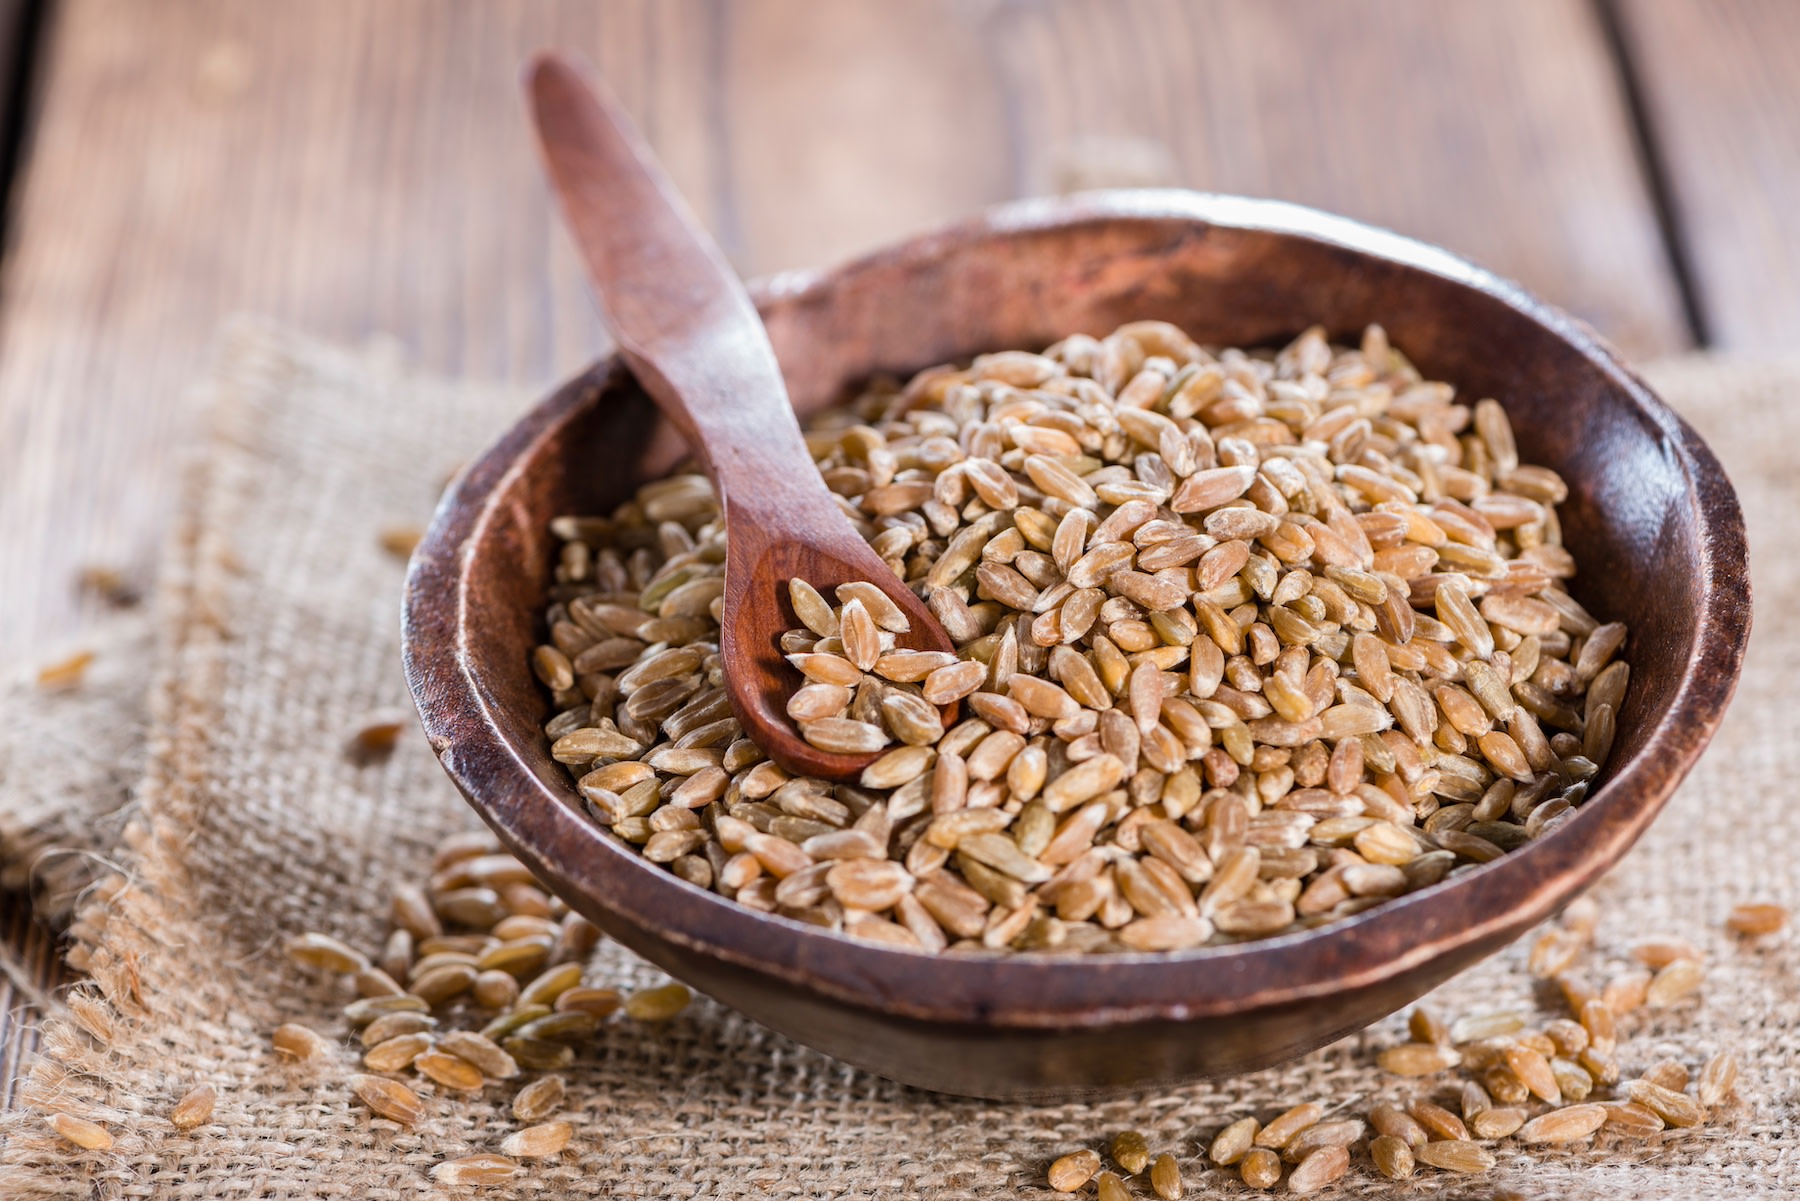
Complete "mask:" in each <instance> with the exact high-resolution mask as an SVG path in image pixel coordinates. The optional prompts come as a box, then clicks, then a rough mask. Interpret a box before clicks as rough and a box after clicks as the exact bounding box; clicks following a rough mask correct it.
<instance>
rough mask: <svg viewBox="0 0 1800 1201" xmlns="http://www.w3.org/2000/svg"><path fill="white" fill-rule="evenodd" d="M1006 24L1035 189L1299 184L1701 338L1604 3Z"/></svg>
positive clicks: (1008, 12) (1175, 10) (1650, 346)
mask: <svg viewBox="0 0 1800 1201" xmlns="http://www.w3.org/2000/svg"><path fill="white" fill-rule="evenodd" d="M1775 2H1777V3H1778V2H1779V0H1775ZM1696 7H1697V8H1698V7H1700V6H1696ZM989 36H990V40H991V42H992V44H993V46H994V48H995V54H996V57H997V59H998V61H999V63H1000V65H1001V70H1002V71H1003V72H1004V76H1005V78H1006V80H1007V85H1008V94H1009V98H1010V100H1009V112H1010V113H1011V114H1012V116H1013V119H1014V121H1015V122H1016V123H1017V126H1018V134H1017V135H1016V137H1015V147H1016V154H1017V159H1016V162H1017V170H1018V187H1019V189H1020V190H1021V191H1022V192H1025V193H1031V192H1040V191H1046V190H1066V189H1068V188H1071V187H1076V186H1083V185H1086V186H1116V185H1122V184H1128V183H1135V182H1160V183H1175V184H1181V185H1183V186H1186V187H1194V188H1202V189H1207V190H1213V191H1221V192H1236V193H1242V194H1246V195H1252V196H1273V197H1278V198H1280V199H1284V200H1296V201H1299V202H1301V203H1303V204H1311V205H1315V206H1317V207H1319V208H1323V209H1327V210H1330V211H1334V212H1341V213H1344V214H1345V215H1347V216H1351V217H1356V218H1359V219H1361V220H1365V221H1371V222H1374V223H1376V224H1378V225H1383V226H1387V227H1389V228H1392V229H1395V230H1398V231H1399V232H1401V233H1405V234H1410V235H1412V236H1414V237H1418V238H1423V239H1425V240H1426V241H1429V242H1434V243H1437V244H1439V245H1443V246H1446V247H1448V248H1449V249H1451V250H1454V251H1457V252H1458V253H1460V254H1465V255H1468V256H1469V257H1470V258H1473V259H1474V260H1475V261H1477V262H1479V263H1481V264H1482V265H1483V266H1486V267H1489V268H1492V269H1493V270H1495V271H1498V272H1500V273H1501V274H1503V275H1506V276H1510V277H1511V278H1513V279H1516V280H1519V281H1521V282H1523V283H1524V284H1525V286H1526V287H1528V288H1530V289H1531V290H1532V291H1533V292H1535V293H1537V294H1538V295H1540V296H1542V297H1544V298H1545V299H1546V300H1548V301H1550V302H1551V303H1552V304H1557V305H1561V306H1563V307H1565V308H1567V309H1569V310H1570V311H1571V312H1573V313H1574V314H1575V315H1576V316H1578V317H1581V318H1582V319H1584V320H1586V321H1588V322H1589V323H1590V324H1592V325H1594V326H1595V327H1596V328H1598V329H1599V330H1600V331H1601V332H1602V333H1604V334H1605V335H1606V336H1607V337H1609V338H1611V339H1612V340H1613V341H1615V342H1616V343H1617V344H1618V345H1619V346H1621V347H1622V348H1623V349H1624V350H1625V351H1626V352H1627V353H1628V354H1632V355H1648V354H1657V353H1665V352H1668V351H1672V350H1679V349H1681V348H1682V347H1684V346H1686V345H1688V343H1689V335H1688V331H1687V329H1686V327H1685V325H1684V322H1683V318H1682V313H1681V305H1680V299H1679V294H1678V291H1677V289H1676V287H1675V285H1674V282H1673V277H1672V275H1671V273H1670V271H1669V267H1668V263H1667V258H1666V255H1665V253H1664V250H1663V245H1662V241H1661V236H1660V232H1659V230H1658V226H1657V221H1656V214H1655V209H1654V206H1653V205H1652V203H1651V199H1650V194H1649V192H1648V190H1647V187H1646V184H1645V180H1644V177H1643V173H1642V171H1641V170H1640V167H1639V164H1638V160H1637V156H1636V153H1635V151H1634V149H1633V144H1632V139H1631V129H1630V123H1629V119H1628V114H1627V111H1626V106H1625V103H1624V101H1623V99H1622V97H1621V96H1620V94H1619V89H1618V82H1617V77H1616V73H1615V71H1614V69H1613V65H1612V62H1611V60H1610V58H1609V56H1608V52H1607V47H1606V44H1605V39H1604V37H1603V36H1602V30H1601V28H1600V25H1599V23H1598V21H1597V20H1596V19H1595V16H1594V12H1593V9H1592V7H1591V4H1590V2H1589V0H1529V2H1527V3H1501V4H1487V3H1465V2H1457V3H1449V4H1420V3H1415V2H1413V0H1338V2H1334V3H1325V4H1320V3H1310V2H1308V0H1263V2H1260V3H1256V4H1239V3H1234V2H1232V0H1197V2H1191V3H1190V2H1177V0H1125V2H1123V3H1110V4H1099V3H1089V2H1086V0H1048V2H1046V3H1026V2H1020V3H1011V4H1003V5H1001V6H1000V7H999V9H998V11H997V12H996V14H995V16H994V18H993V21H992V26H991V29H990V34H989Z"/></svg>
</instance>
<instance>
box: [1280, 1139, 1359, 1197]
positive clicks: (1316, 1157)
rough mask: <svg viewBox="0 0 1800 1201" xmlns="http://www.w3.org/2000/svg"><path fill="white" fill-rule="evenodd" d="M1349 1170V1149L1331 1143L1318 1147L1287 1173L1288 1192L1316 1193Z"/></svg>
mask: <svg viewBox="0 0 1800 1201" xmlns="http://www.w3.org/2000/svg"><path fill="white" fill-rule="evenodd" d="M1349 1170H1350V1149H1349V1148H1348V1147H1345V1146H1342V1145H1340V1144H1336V1143H1333V1144H1331V1145H1329V1146H1325V1147H1320V1148H1319V1149H1318V1150H1317V1151H1314V1152H1313V1153H1312V1154H1311V1155H1308V1156H1307V1157H1306V1158H1305V1159H1303V1160H1301V1161H1300V1163H1299V1165H1298V1166H1297V1167H1295V1168H1294V1170H1293V1171H1292V1172H1290V1173H1288V1192H1290V1193H1295V1194H1305V1193H1312V1192H1317V1191H1318V1190H1319V1189H1322V1188H1324V1187H1325V1186H1326V1185H1328V1184H1330V1183H1331V1182H1332V1181H1334V1180H1337V1179H1339V1178H1340V1177H1342V1176H1343V1174H1344V1173H1345V1172H1347V1171H1349Z"/></svg>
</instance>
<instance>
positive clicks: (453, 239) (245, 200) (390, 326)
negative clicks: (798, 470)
mask: <svg viewBox="0 0 1800 1201" xmlns="http://www.w3.org/2000/svg"><path fill="white" fill-rule="evenodd" d="M21 2H22V0H0V26H4V27H7V28H11V25H10V20H11V14H14V13H16V12H18V11H19V10H20V4H21ZM1797 25H1800V6H1796V5H1794V4H1792V3H1790V2H1789V0H1721V2H1717V3H1714V2H1710V0H1459V2H1458V3H1455V4H1428V3H1420V2H1417V0H1354V2H1344V3H1326V2H1322V0H1270V2H1267V3H1260V4H1255V5H1246V4H1234V3H1229V2H1228V0H1127V2H1123V3H1108V2H1104V0H1041V2H1039V0H1031V2H1027V0H914V2H910V3H907V4H891V3H883V2H882V0H834V2H833V3H831V4H817V3H808V2H807V0H741V2H732V0H660V2H659V0H603V2H601V3H589V2H586V0H534V2H532V3H520V2H507V3H500V2H496V3H492V4H479V5H475V4H469V5H447V4H441V3H434V2H433V0H384V2H383V3H381V4H378V5H375V4H363V3H358V2H357V0H309V2H308V3H306V4H293V5H269V4H264V3H257V2H256V0H168V2H166V3H162V4H157V5H142V4H119V3H116V2H114V0H51V3H50V5H49V11H48V15H47V17H46V18H45V19H44V20H43V22H42V33H41V36H40V37H39V39H38V44H37V46H36V50H35V55H34V57H33V59H32V63H33V76H34V83H35V87H34V96H35V102H34V104H33V107H32V110H31V114H30V117H31V119H30V123H29V132H30V139H29V141H28V142H27V144H26V147H25V152H24V154H23V156H22V160H21V167H20V171H19V172H18V175H17V177H16V179H15V181H14V183H13V186H12V191H11V197H10V206H9V212H10V221H9V223H8V230H7V234H8V236H7V253H6V257H5V260H4V263H3V264H0V581H4V584H0V588H3V589H4V592H3V598H4V599H3V602H0V660H11V659H14V658H17V657H20V656H25V655H29V654H32V653H34V652H38V651H40V650H41V648H42V647H43V645H44V644H45V643H46V641H47V640H50V639H54V638H56V637H58V636H63V635H68V634H71V633H73V632H75V631H78V630H79V629H80V628H81V627H82V624H83V623H84V622H87V621H91V620H93V619H94V618H95V617H96V613H95V610H94V605H95V603H96V602H94V601H93V600H91V599H84V598H83V597H82V596H80V595H79V594H78V593H77V591H76V588H75V586H74V577H75V574H76V572H77V571H78V570H79V568H80V567H82V566H83V565H88V564H104V565H118V566H125V567H128V568H131V567H135V568H139V569H141V570H146V571H147V570H148V569H149V566H150V565H151V564H152V563H153V561H154V555H155V548H156V544H157V539H158V537H159V535H160V532H161V530H162V528H163V526H164V524H165V522H166V520H167V516H168V507H169V504H170V499H171V482H172V480H173V478H174V475H175V471H176V464H177V463H178V461H179V459H180V456H181V455H182V454H183V453H184V452H185V451H186V449H187V448H189V447H191V446H192V445H193V444H194V441H195V436H196V420H195V415H194V413H193V411H192V407H191V406H189V405H187V404H185V403H184V402H183V389H184V387H185V386H186V385H187V383H188V382H189V381H191V380H192V379H194V378H195V376H196V375H197V374H198V373H199V372H200V371H201V370H202V369H203V367H204V364H205V360H206V352H207V344H208V339H209V337H210V335H211V333H212V331H213V330H214V328H215V327H216V325H217V323H218V321H219V320H220V319H221V318H223V317H224V316H226V315H228V314H230V313H233V312H238V311H244V310H249V311H254V312H261V313H266V314H271V315H273V316H276V317H279V318H281V319H283V320H286V321H289V322H292V323H295V324H297V325H300V326H302V327H305V328H307V329H310V330H313V331H316V332H318V333H320V334H322V335H325V336H327V337H333V338H339V339H359V338H366V337H371V336H374V335H377V334H387V335H392V336H394V337H396V338H398V339H399V341H400V343H401V344H402V345H403V346H404V347H405V349H406V350H407V352H408V353H409V354H410V356H411V357H412V358H413V360H414V361H416V362H418V363H419V364H420V365H422V366H423V367H425V368H427V369H430V370H433V371H439V372H447V373H456V374H463V375H469V376H482V377H489V378H504V379H511V380H515V381H520V382H526V381H530V382H547V381H549V380H551V379H553V378H555V377H556V376H558V375H560V374H563V373H566V372H568V371H570V370H571V369H573V368H574V367H576V366H577V365H579V364H580V363H581V362H582V361H583V360H584V359H585V358H586V357H587V356H588V354H589V352H590V351H591V349H592V348H593V346H594V345H595V344H596V342H597V339H598V337H599V332H598V323H597V322H596V320H595V318H594V316H593V313H592V309H591V306H590V304H589V301H588V299H587V296H586V295H585V292H584V286H583V284H582V282H581V276H580V271H579V269H578V266H577V263H576V260H575V257H574V253H573V250H572V248H571V247H570V246H569V244H568V242H567V241H566V239H564V237H563V235H562V234H561V232H560V231H559V230H557V229H555V228H554V227H553V225H552V222H551V211H550V207H549V202H548V199H547V197H546V195H545V193H544V190H543V187H542V185H541V184H540V182H539V180H538V176H537V174H536V168H535V164H534V163H533V161H532V153H531V148H530V142H529V138H528V135H527V132H526V129H525V126H524V124H523V121H522V119H521V115H520V111H519V107H518V101H517V98H516V95H515V83H516V80H515V73H516V68H517V64H518V63H519V61H520V60H521V59H522V57H523V56H524V55H525V53H527V52H528V51H529V50H532V49H535V48H538V47H540V46H545V45H557V46H560V47H563V48H567V49H573V50H577V51H580V52H582V53H585V54H586V55H588V56H589V57H590V58H591V59H593V60H594V61H595V62H597V63H598V65H599V66H600V67H601V69H602V70H603V71H604V72H605V73H606V74H607V76H608V78H609V79H610V80H611V82H612V84H613V86H614V88H615V90H616V91H617V92H618V93H619V95H620V97H621V99H622V100H623V101H624V102H625V104H626V105H627V107H628V108H630V109H631V110H632V112H633V113H634V114H635V115H636V116H637V118H638V120H639V122H640V123H641V124H642V125H643V127H644V129H645V132H646V135H647V136H648V138H649V139H650V141H651V142H652V144H653V145H654V146H655V147H656V149H657V152H658V153H659V154H660V155H661V156H662V157H663V159H664V161H665V162H666V163H667V164H668V167H669V170H670V173H671V174H672V176H673V177H674V179H675V181H676V183H677V184H678V185H679V186H680V187H681V188H682V189H683V191H684V192H685V193H686V194H687V196H688V197H689V199H690V200H691V201H692V202H693V204H694V206H695V208H696V209H697V210H698V212H699V213H700V215H701V217H702V219H703V220H704V221H705V222H706V223H707V224H708V226H709V227H710V228H711V229H712V230H713V232H714V234H715V236H716V237H717V238H719V240H720V241H721V243H722V244H723V245H724V247H725V249H726V251H727V253H728V254H729V255H730V256H731V258H732V259H733V262H734V264H735V265H736V266H737V267H739V268H740V269H741V270H743V271H745V272H747V273H760V272H766V271H769V270H773V269H779V268H786V267H795V266H806V265H812V264H818V263H822V262H826V261H830V260H834V259H837V258H841V257H843V256H845V255H847V254H850V253H853V252H855V251H857V250H860V249H863V248H866V247H869V246H872V245H874V244H877V243H879V242H881V241H883V240H885V239H887V238H890V237H893V236H896V235H899V234H903V233H906V232H910V231H913V230H916V229H918V228H920V227H923V226H927V225H930V224H932V223H935V222H939V221H943V220H946V219H949V218H953V217H955V216H957V215H960V214H963V213H966V212H968V211H969V210H971V209H973V208H975V207H978V206H980V205H982V204H984V203H988V202H991V201H995V200H1000V199H1004V198H1006V197H1009V196H1013V195H1023V194H1032V193H1039V192H1045V191H1055V190H1065V189H1073V188H1078V187H1085V186H1105V185H1114V184H1128V183H1154V184H1164V183H1170V184H1180V185H1186V186H1194V187H1203V188H1213V189H1219V190H1237V191H1246V192H1252V193H1259V194H1266V195H1275V196H1280V197H1285V198H1289V199H1294V200H1300V201H1304V202H1307V203H1312V204H1317V205H1320V206H1323V207H1326V208H1330V209H1335V210H1338V211H1340V212H1344V213H1347V214H1350V215H1352V216H1357V217H1362V218H1365V219H1368V220H1372V221H1376V222H1378V223H1381V224H1385V225H1388V226H1390V227H1393V228H1395V229H1398V230H1400V231H1402V232H1405V233H1409V234H1414V235H1416V236H1419V237H1422V238H1425V239H1427V240H1431V241H1436V242H1440V243H1442V244H1444V245H1446V246H1449V247H1451V248H1452V249H1455V250H1459V251H1461V252H1464V253H1466V254H1469V255H1471V256H1472V257H1475V258H1476V259H1478V260H1479V261H1481V262H1483V263H1484V264H1486V265H1488V266H1491V267H1493V268H1495V269H1497V270H1499V271H1500V272H1502V273H1503V274H1507V275H1510V276H1513V277H1515V278H1517V279H1519V280H1521V281H1522V282H1524V283H1525V284H1526V285H1527V286H1529V287H1531V288H1532V289H1534V290H1535V291H1537V292H1538V293H1539V294H1540V295H1542V296H1544V297H1545V298H1546V299H1548V300H1550V301H1552V302H1555V303H1557V304H1561V305H1564V306H1566V307H1568V308H1570V309H1571V310H1572V311H1574V312H1575V313H1577V314H1578V315H1580V316H1582V317H1583V318H1585V319H1586V320H1588V321H1590V322H1591V323H1593V324H1594V325H1595V326H1596V327H1597V328H1599V329H1600V331H1601V332H1602V333H1604V334H1606V335H1607V336H1608V337H1610V338H1612V339H1614V340H1615V341H1616V342H1618V343H1619V344H1620V345H1621V346H1622V347H1623V348H1625V349H1626V351H1627V352H1628V353H1630V354H1632V355H1635V356H1640V357H1642V356H1649V355H1654V354H1660V353H1665V352H1672V351H1678V350H1681V349H1684V348H1686V347H1688V346H1689V345H1691V344H1693V343H1694V342H1695V341H1696V333H1697V331H1698V330H1706V331H1709V332H1711V333H1712V334H1713V335H1714V336H1715V337H1716V338H1717V340H1719V341H1720V342H1722V343H1724V344H1727V345H1731V346H1755V347H1765V348H1766V347H1780V346H1786V347H1792V346H1793V345H1794V337H1795V335H1794V333H1793V331H1794V330H1796V329H1800V320H1797V319H1800V241H1796V239H1795V238H1794V237H1793V236H1792V234H1791V233H1789V232H1788V230H1787V229H1785V228H1784V222H1783V220H1782V219H1783V218H1784V217H1785V216H1786V215H1787V213H1788V212H1789V211H1790V210H1791V209H1792V201H1791V199H1790V198H1791V197H1792V196H1793V195H1795V194H1796V191H1797V188H1800V137H1797V136H1796V135H1795V133H1794V131H1795V129H1796V128H1800V83H1797V82H1796V78H1795V68H1796V67H1797V66H1800V62H1797V61H1796V55H1797V54H1800V29H1797ZM4 50H5V47H4V43H3V41H0V64H4V63H5V62H7V61H8V58H7V56H6V55H5V53H4ZM4 82H5V81H4V80H0V85H3V84H4ZM1687 280H1691V281H1692V282H1691V286H1687V285H1686V281H1687ZM1684 289H1685V290H1684ZM422 419H426V420H428V419H429V415H422ZM0 941H3V942H4V943H5V945H7V946H8V947H12V948H14V949H16V950H17V951H19V953H21V954H22V955H23V956H24V957H25V959H26V960H27V962H28V963H29V964H31V965H32V967H31V970H32V971H33V972H34V973H36V974H37V975H38V976H39V977H40V978H44V979H48V980H51V981H52V982H56V981H58V980H59V979H60V978H59V977H57V976H56V975H55V971H54V968H53V967H52V966H51V965H52V964H53V960H54V956H53V954H52V952H51V948H50V944H49V941H48V938H47V936H46V935H45V934H44V933H43V932H42V930H41V929H39V928H38V927H37V926H35V925H33V924H32V923H31V921H30V920H29V916H28V914H27V913H26V912H25V906H24V902H23V901H22V900H21V899H20V898H16V897H14V898H8V897H0ZM19 1007H20V1000H19V998H18V997H17V996H16V995H15V994H14V993H13V992H12V991H11V990H10V989H9V987H8V986H7V985H6V984H4V983H3V982H0V1027H4V1029H0V1104H3V1103H4V1102H5V1099H6V1097H7V1096H8V1093H9V1087H10V1082H11V1079H12V1076H13V1074H14V1070H15V1069H14V1066H13V1065H14V1064H15V1063H16V1058H15V1057H16V1056H18V1055H19V1054H21V1053H22V1052H23V1050H25V1049H26V1048H27V1047H28V1046H29V1043H30V1039H31V1035H30V1028H29V1016H28V1015H26V1020H25V1021H23V1022H21V1021H19V1020H17V1016H16V1015H19V1014H21V1013H22V1011H21V1010H20V1008H19ZM7 1015H15V1017H14V1020H10V1021H9V1020H8V1016H7Z"/></svg>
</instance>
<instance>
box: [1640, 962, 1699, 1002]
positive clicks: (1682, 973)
mask: <svg viewBox="0 0 1800 1201" xmlns="http://www.w3.org/2000/svg"><path fill="white" fill-rule="evenodd" d="M1705 980H1706V969H1705V968H1704V967H1703V966H1701V965H1700V964H1699V963H1696V962H1695V961H1694V960H1692V959H1677V960H1675V961H1674V962H1673V963H1671V964H1669V965H1668V966H1667V967H1665V968H1663V969H1662V970H1661V971H1659V972H1657V973H1656V976H1655V978H1654V979H1652V980H1651V981H1650V986H1649V987H1648V988H1647V989H1645V990H1644V1004H1646V1005H1648V1006H1649V1007H1650V1008H1652V1009H1667V1008H1668V1007H1669V1006H1671V1005H1674V1004H1676V1003H1677V1002H1679V1001H1680V1000H1682V999H1683V998H1685V997H1689V996H1692V995H1693V994H1694V993H1696V992H1698V991H1699V990H1700V985H1701V984H1702V983H1704V982H1705Z"/></svg>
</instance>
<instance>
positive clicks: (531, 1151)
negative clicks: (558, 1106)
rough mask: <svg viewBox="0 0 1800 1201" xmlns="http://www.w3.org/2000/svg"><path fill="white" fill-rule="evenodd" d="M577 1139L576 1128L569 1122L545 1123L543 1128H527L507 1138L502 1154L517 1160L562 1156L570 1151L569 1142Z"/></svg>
mask: <svg viewBox="0 0 1800 1201" xmlns="http://www.w3.org/2000/svg"><path fill="white" fill-rule="evenodd" d="M574 1137H575V1127H574V1126H573V1125H571V1124H570V1123H568V1122H545V1123H544V1124H543V1125H541V1126H527V1127H526V1128H525V1129H523V1130H516V1131H514V1132H513V1133H511V1134H509V1135H507V1136H506V1138H505V1139H504V1140H502V1142H501V1143H500V1153H501V1154H502V1155H510V1156H512V1157H513V1158H515V1159H539V1158H542V1157H543V1156H546V1155H560V1154H561V1153H562V1152H563V1151H565V1150H567V1149H568V1146H569V1140H570V1139H572V1138H574Z"/></svg>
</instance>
